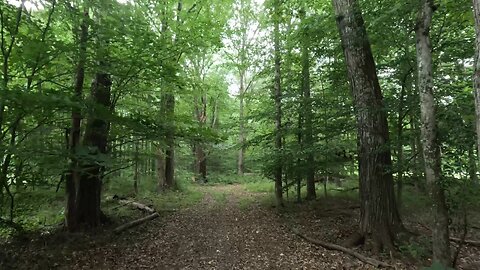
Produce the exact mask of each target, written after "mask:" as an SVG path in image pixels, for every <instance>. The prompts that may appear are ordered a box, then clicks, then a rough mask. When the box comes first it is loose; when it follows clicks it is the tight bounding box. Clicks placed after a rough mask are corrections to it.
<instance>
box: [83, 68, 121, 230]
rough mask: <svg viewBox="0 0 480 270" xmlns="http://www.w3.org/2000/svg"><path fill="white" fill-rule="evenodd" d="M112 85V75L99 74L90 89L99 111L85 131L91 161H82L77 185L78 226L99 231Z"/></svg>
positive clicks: (95, 113)
mask: <svg viewBox="0 0 480 270" xmlns="http://www.w3.org/2000/svg"><path fill="white" fill-rule="evenodd" d="M111 85H112V81H111V79H110V75H108V74H106V73H97V74H96V75H95V79H94V82H93V83H92V88H91V98H92V100H93V102H94V104H95V106H96V107H97V108H98V109H94V110H93V114H92V115H90V116H89V119H88V121H87V125H86V128H85V136H84V139H83V146H85V147H88V148H89V155H90V157H89V159H88V160H82V161H80V162H81V168H82V170H81V172H80V181H79V182H78V184H77V185H76V187H75V188H76V191H77V196H76V202H75V203H76V205H75V208H76V213H77V215H76V217H75V219H76V223H77V224H84V225H86V226H87V227H96V226H98V225H99V224H100V220H101V210H100V202H101V191H102V179H103V176H102V175H103V172H104V171H105V166H104V164H102V163H101V162H100V161H99V160H104V159H105V158H104V157H102V156H105V155H106V154H107V142H108V125H109V123H108V122H107V121H106V120H105V119H104V118H105V117H104V116H102V115H101V114H102V113H105V112H108V111H109V108H110V90H111Z"/></svg>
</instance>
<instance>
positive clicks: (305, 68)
mask: <svg viewBox="0 0 480 270" xmlns="http://www.w3.org/2000/svg"><path fill="white" fill-rule="evenodd" d="M305 13H306V11H305V9H302V10H301V11H300V19H301V20H302V22H301V23H302V25H303V27H302V29H303V31H302V39H301V42H302V46H301V49H302V92H303V104H302V105H303V106H302V107H303V110H302V111H303V114H304V116H303V118H304V121H305V135H304V136H305V138H304V141H303V142H302V143H303V144H304V145H306V146H308V147H311V146H312V145H313V143H314V141H313V130H312V129H313V123H312V122H313V111H312V97H311V94H310V90H311V89H310V88H311V87H310V51H309V50H310V39H309V38H310V37H309V35H308V31H307V23H306V19H305V16H306V14H305ZM305 160H306V165H307V166H306V176H307V198H306V199H307V200H314V199H315V198H316V197H317V195H316V192H315V167H314V163H315V161H314V157H313V153H312V151H308V153H307V156H306V159H305Z"/></svg>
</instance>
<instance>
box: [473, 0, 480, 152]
mask: <svg viewBox="0 0 480 270" xmlns="http://www.w3.org/2000/svg"><path fill="white" fill-rule="evenodd" d="M473 13H474V17H475V34H476V35H475V73H474V76H473V79H474V83H473V94H474V97H475V116H476V117H475V124H476V130H477V153H478V157H479V158H480V0H473Z"/></svg>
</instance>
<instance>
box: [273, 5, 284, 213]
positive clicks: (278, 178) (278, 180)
mask: <svg viewBox="0 0 480 270" xmlns="http://www.w3.org/2000/svg"><path fill="white" fill-rule="evenodd" d="M280 17H281V14H280V0H275V2H274V50H275V82H274V98H275V133H276V134H275V149H276V150H277V155H280V157H279V158H278V159H277V162H276V163H277V164H276V168H275V172H274V175H275V198H276V201H277V206H283V188H282V169H283V158H282V157H281V155H282V77H281V61H282V59H281V51H280Z"/></svg>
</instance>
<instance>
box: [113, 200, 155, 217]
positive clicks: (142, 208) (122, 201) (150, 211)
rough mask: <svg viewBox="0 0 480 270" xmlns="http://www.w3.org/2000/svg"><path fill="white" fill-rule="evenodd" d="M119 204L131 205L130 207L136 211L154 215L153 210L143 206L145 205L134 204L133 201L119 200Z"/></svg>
mask: <svg viewBox="0 0 480 270" xmlns="http://www.w3.org/2000/svg"><path fill="white" fill-rule="evenodd" d="M120 203H122V204H123V205H131V206H134V207H135V208H137V209H140V210H142V211H145V212H148V213H152V214H153V213H155V212H156V211H155V209H153V208H151V207H149V206H147V205H145V204H141V203H138V202H134V201H129V200H120Z"/></svg>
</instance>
